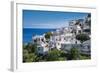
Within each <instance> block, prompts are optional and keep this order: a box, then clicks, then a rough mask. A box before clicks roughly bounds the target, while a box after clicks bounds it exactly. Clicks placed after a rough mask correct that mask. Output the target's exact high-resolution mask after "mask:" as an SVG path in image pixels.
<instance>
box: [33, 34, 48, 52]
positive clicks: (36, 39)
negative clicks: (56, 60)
mask: <svg viewBox="0 0 100 73" xmlns="http://www.w3.org/2000/svg"><path fill="white" fill-rule="evenodd" d="M32 39H33V43H36V44H37V53H38V54H45V53H46V52H48V50H49V45H48V43H47V42H46V39H45V37H44V35H36V36H33V37H32Z"/></svg>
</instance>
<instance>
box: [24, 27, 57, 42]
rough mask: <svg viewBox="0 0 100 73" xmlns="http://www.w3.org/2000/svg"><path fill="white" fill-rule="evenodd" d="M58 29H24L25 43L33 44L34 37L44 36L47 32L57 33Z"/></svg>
mask: <svg viewBox="0 0 100 73" xmlns="http://www.w3.org/2000/svg"><path fill="white" fill-rule="evenodd" d="M55 30H56V29H40V28H39V29H37V28H36V29H33V28H23V43H29V42H32V36H35V35H43V34H44V33H46V32H50V31H55Z"/></svg>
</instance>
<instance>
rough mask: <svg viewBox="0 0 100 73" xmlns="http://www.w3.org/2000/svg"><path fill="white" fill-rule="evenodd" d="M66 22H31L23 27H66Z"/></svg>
mask: <svg viewBox="0 0 100 73" xmlns="http://www.w3.org/2000/svg"><path fill="white" fill-rule="evenodd" d="M67 26H68V21H67V22H65V21H64V22H59V21H58V22H48V23H42V24H31V25H28V26H25V28H54V29H55V28H61V27H67Z"/></svg>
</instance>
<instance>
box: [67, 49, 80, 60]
mask: <svg viewBox="0 0 100 73" xmlns="http://www.w3.org/2000/svg"><path fill="white" fill-rule="evenodd" d="M79 57H80V53H79V50H78V49H77V48H71V50H70V51H69V52H68V58H67V59H68V60H77V59H79Z"/></svg>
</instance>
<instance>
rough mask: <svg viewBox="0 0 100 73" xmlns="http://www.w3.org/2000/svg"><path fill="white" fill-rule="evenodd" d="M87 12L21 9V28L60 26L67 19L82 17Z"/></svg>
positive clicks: (62, 25)
mask: <svg viewBox="0 0 100 73" xmlns="http://www.w3.org/2000/svg"><path fill="white" fill-rule="evenodd" d="M87 14H88V13H79V12H58V11H37V10H23V28H60V27H65V26H68V22H69V20H76V19H82V18H85V17H86V16H87Z"/></svg>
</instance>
